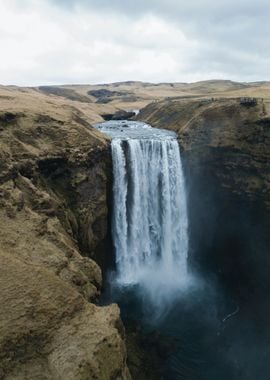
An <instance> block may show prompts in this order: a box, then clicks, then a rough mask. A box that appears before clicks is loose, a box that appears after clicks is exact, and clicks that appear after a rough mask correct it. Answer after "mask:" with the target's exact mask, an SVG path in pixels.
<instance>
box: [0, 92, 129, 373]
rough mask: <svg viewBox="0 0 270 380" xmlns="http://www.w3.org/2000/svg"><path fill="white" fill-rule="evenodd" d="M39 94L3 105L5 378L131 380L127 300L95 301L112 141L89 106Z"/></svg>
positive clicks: (0, 319) (1, 343) (0, 225)
mask: <svg viewBox="0 0 270 380" xmlns="http://www.w3.org/2000/svg"><path fill="white" fill-rule="evenodd" d="M10 92H11V91H10ZM31 96H32V95H31ZM38 96H39V95H37V97H38ZM14 99H15V100H17V101H14ZM38 99H39V101H35V99H34V98H33V101H32V102H29V99H28V98H27V94H26V95H25V94H24V93H23V91H21V94H20V93H19V91H18V90H17V93H16V97H14V98H12V96H11V97H10V98H9V99H7V98H5V99H4V100H3V102H2V103H1V104H0V205H1V207H0V247H1V248H0V268H1V269H0V271H1V274H0V282H1V292H0V304H1V310H0V337H1V338H0V378H3V379H65V380H66V379H104V380H106V379H129V378H130V375H129V371H128V369H127V366H126V349H125V343H124V329H123V326H122V323H121V319H120V316H119V310H118V307H117V306H116V305H110V306H107V307H98V306H95V305H94V304H93V303H91V302H94V301H95V300H97V298H98V296H99V294H100V289H101V286H102V276H101V270H100V268H99V266H98V265H97V264H96V263H95V262H94V261H93V260H92V258H91V257H93V256H94V253H95V251H96V250H97V249H98V247H99V245H100V244H102V243H103V241H104V240H105V239H106V235H107V212H108V210H107V203H108V201H107V192H108V188H109V187H110V173H111V158H110V146H109V141H108V140H106V139H105V138H104V136H102V135H101V134H99V133H98V132H97V131H96V130H94V129H93V128H92V127H91V126H90V124H89V123H88V118H87V115H84V114H83V113H82V111H81V110H77V109H76V108H75V107H71V106H70V105H69V104H66V105H65V104H62V107H57V104H55V103H50V99H47V98H45V97H44V99H43V98H41V97H40V98H38ZM58 106H59V105H58ZM82 254H83V255H82Z"/></svg>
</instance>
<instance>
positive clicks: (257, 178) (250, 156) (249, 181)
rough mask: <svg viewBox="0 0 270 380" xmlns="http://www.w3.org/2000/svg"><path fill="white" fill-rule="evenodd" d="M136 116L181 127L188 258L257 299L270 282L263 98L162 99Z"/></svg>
mask: <svg viewBox="0 0 270 380" xmlns="http://www.w3.org/2000/svg"><path fill="white" fill-rule="evenodd" d="M139 118H140V119H141V120H143V121H147V122H149V123H150V124H152V125H153V126H156V127H159V128H169V129H172V130H174V131H175V132H177V133H178V135H179V142H180V145H181V149H182V158H183V161H184V168H185V173H186V180H187V192H188V202H189V206H188V207H189V214H190V215H189V217H190V235H191V236H190V244H191V247H190V255H189V257H190V259H191V261H192V262H193V263H194V265H196V266H197V265H202V266H203V267H204V268H207V269H209V268H210V269H211V271H213V270H214V272H215V273H216V274H218V276H221V277H222V278H223V280H224V281H226V283H227V284H228V285H229V286H230V287H232V288H233V291H235V290H236V289H237V292H238V294H240V295H241V297H244V298H247V299H248V302H252V298H253V301H254V302H256V298H257V296H258V295H259V294H265V292H267V289H269V286H270V281H269V272H270V256H269V246H270V239H269V228H270V176H269V168H270V166H269V165H270V118H269V117H268V115H267V114H266V111H265V107H264V104H263V101H262V99H259V100H258V102H257V105H256V104H254V105H253V104H252V105H251V106H247V105H245V104H244V105H243V104H241V102H240V99H220V100H214V99H201V100H175V101H164V102H160V103H153V104H151V105H149V106H147V107H146V108H145V109H144V110H143V111H141V113H140V115H139ZM263 297H264V296H263V295H262V297H261V299H262V298H263ZM257 299H258V298H257Z"/></svg>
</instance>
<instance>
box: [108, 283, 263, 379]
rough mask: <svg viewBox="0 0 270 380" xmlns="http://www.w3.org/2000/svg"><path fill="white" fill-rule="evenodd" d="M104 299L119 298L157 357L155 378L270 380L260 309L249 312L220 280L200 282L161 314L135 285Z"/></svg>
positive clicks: (128, 323) (126, 318)
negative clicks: (228, 292) (228, 291)
mask: <svg viewBox="0 0 270 380" xmlns="http://www.w3.org/2000/svg"><path fill="white" fill-rule="evenodd" d="M108 295H109V296H108ZM105 298H106V299H107V300H108V299H110V300H111V301H115V302H118V304H119V306H120V308H121V314H122V319H123V321H124V324H125V326H126V328H127V331H130V326H133V327H134V326H137V328H135V330H136V332H137V334H139V335H140V336H141V338H142V339H141V341H142V342H143V350H144V355H146V356H147V355H149V356H151V355H152V356H153V355H154V356H155V358H154V359H155V362H158V366H159V373H158V375H157V374H155V376H154V377H153V379H163V380H174V379H175V380H178V379H179V380H180V379H181V380H229V379H230V380H249V379H250V380H255V379H256V380H268V379H270V333H269V329H268V328H267V327H266V326H265V321H264V323H260V321H259V320H258V318H256V310H249V311H248V312H247V310H246V306H245V305H243V306H239V305H238V304H237V303H236V302H235V300H233V299H232V298H230V297H229V296H228V295H226V293H225V292H224V291H223V290H222V289H221V288H220V287H218V286H217V285H216V284H215V285H213V283H212V284H206V283H204V284H203V285H202V282H201V283H200V287H195V288H193V289H190V290H189V291H187V292H186V293H185V294H182V295H181V296H180V297H179V299H177V300H175V301H174V302H173V304H171V305H169V306H167V307H166V309H164V310H163V313H160V310H159V312H158V315H157V314H156V311H155V310H154V309H153V308H152V306H151V305H150V304H149V303H148V301H147V299H145V298H144V295H143V294H142V293H141V292H140V290H139V289H136V288H129V289H128V288H126V289H123V288H122V289H117V288H111V291H110V293H108V292H107V293H106V296H105V297H104V299H105ZM153 346H155V347H154V349H153ZM150 359H153V358H150ZM140 377H141V375H138V377H137V378H136V375H135V379H138V380H139V379H140ZM148 379H149V380H151V377H149V376H148ZM140 380H141V379H140Z"/></svg>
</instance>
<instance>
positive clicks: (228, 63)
mask: <svg viewBox="0 0 270 380" xmlns="http://www.w3.org/2000/svg"><path fill="white" fill-rule="evenodd" d="M269 19H270V1H269V0H257V1H250V0H237V1H236V0H201V1H200V0H0V84H17V85H40V84H65V83H104V82H115V81H124V80H141V81H149V82H165V81H166V82H168V81H173V82H194V81H197V80H205V79H231V80H237V81H257V80H270V22H269Z"/></svg>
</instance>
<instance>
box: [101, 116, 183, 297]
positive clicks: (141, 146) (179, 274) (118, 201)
mask: <svg viewBox="0 0 270 380" xmlns="http://www.w3.org/2000/svg"><path fill="white" fill-rule="evenodd" d="M99 129H100V130H102V131H103V132H105V133H108V134H110V136H112V137H113V139H112V143H111V149H112V159H113V175H114V182H113V215H112V236H113V242H114V246H115V255H116V268H117V282H118V284H121V285H134V284H137V285H141V286H143V287H144V288H145V289H146V290H147V291H149V292H150V293H151V292H152V294H153V296H154V297H157V293H159V292H160V291H161V289H162V291H163V292H164V289H167V290H168V291H169V292H171V291H172V290H179V287H181V286H182V285H183V283H184V281H185V280H186V277H187V251H188V232H187V229H188V218H187V209H186V194H185V182H184V175H183V169H182V163H181V156H180V150H179V145H178V142H177V139H176V135H175V134H174V133H173V132H169V131H165V130H156V129H154V128H152V127H150V126H149V125H147V124H144V123H136V122H125V123H123V122H121V123H119V122H118V123H116V122H108V123H103V124H100V125H99Z"/></svg>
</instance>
